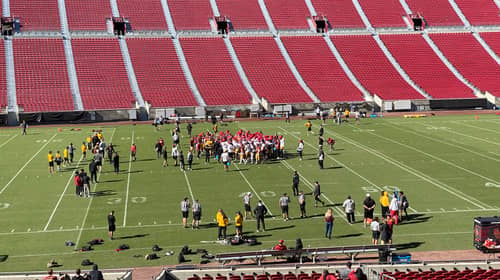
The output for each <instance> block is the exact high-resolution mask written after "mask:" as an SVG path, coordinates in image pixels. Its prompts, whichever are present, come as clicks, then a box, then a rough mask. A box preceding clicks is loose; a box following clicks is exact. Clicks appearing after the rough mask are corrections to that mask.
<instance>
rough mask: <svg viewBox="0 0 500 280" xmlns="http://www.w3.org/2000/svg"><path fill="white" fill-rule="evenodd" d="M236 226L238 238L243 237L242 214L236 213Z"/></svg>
mask: <svg viewBox="0 0 500 280" xmlns="http://www.w3.org/2000/svg"><path fill="white" fill-rule="evenodd" d="M234 226H235V227H236V236H237V237H241V236H243V215H241V212H240V211H238V212H236V217H235V218H234Z"/></svg>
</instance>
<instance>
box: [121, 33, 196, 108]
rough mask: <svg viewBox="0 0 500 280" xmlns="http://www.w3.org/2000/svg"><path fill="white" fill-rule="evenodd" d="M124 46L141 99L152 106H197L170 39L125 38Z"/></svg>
mask: <svg viewBox="0 0 500 280" xmlns="http://www.w3.org/2000/svg"><path fill="white" fill-rule="evenodd" d="M127 45H128V49H129V53H130V59H131V60H132V64H133V66H134V71H135V76H136V78H137V83H138V84H139V88H140V90H141V93H142V96H143V98H144V100H145V101H148V102H149V103H150V104H151V105H152V106H153V107H156V108H158V107H174V106H175V107H184V106H198V103H197V102H196V99H195V98H194V96H193V95H192V93H191V90H190V89H189V86H188V84H187V82H186V79H185V77H184V72H183V71H182V68H181V66H180V65H179V60H178V59H177V55H176V53H175V49H174V46H173V44H172V41H171V39H168V38H127Z"/></svg>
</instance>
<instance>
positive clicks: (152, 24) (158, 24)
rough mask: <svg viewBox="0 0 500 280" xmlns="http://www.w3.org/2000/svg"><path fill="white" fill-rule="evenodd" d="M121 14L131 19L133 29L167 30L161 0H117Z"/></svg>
mask: <svg viewBox="0 0 500 280" xmlns="http://www.w3.org/2000/svg"><path fill="white" fill-rule="evenodd" d="M116 2H117V3H118V10H119V11H120V16H123V17H125V18H128V19H129V22H130V25H131V28H132V31H133V30H167V23H166V21H165V17H164V16H163V8H162V6H161V2H160V1H159V0H155V1H151V0H150V1H142V0H117V1H116Z"/></svg>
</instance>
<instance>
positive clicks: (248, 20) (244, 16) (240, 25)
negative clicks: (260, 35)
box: [217, 0, 268, 30]
mask: <svg viewBox="0 0 500 280" xmlns="http://www.w3.org/2000/svg"><path fill="white" fill-rule="evenodd" d="M217 6H218V8H219V12H220V14H221V15H222V16H227V17H229V19H230V20H231V23H232V24H233V28H234V29H235V30H242V29H249V30H250V29H262V30H267V29H268V27H267V24H266V21H265V20H264V16H263V15H262V11H261V10H260V7H259V4H258V3H257V1H240V0H217Z"/></svg>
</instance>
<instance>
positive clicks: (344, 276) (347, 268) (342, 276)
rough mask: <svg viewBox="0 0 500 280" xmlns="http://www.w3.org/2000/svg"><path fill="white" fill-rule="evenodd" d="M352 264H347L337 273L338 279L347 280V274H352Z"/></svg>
mask: <svg viewBox="0 0 500 280" xmlns="http://www.w3.org/2000/svg"><path fill="white" fill-rule="evenodd" d="M351 267H352V263H351V262H347V263H346V265H345V267H344V268H342V269H341V270H340V271H339V276H340V279H343V280H349V274H350V273H351V272H352V269H351Z"/></svg>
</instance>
